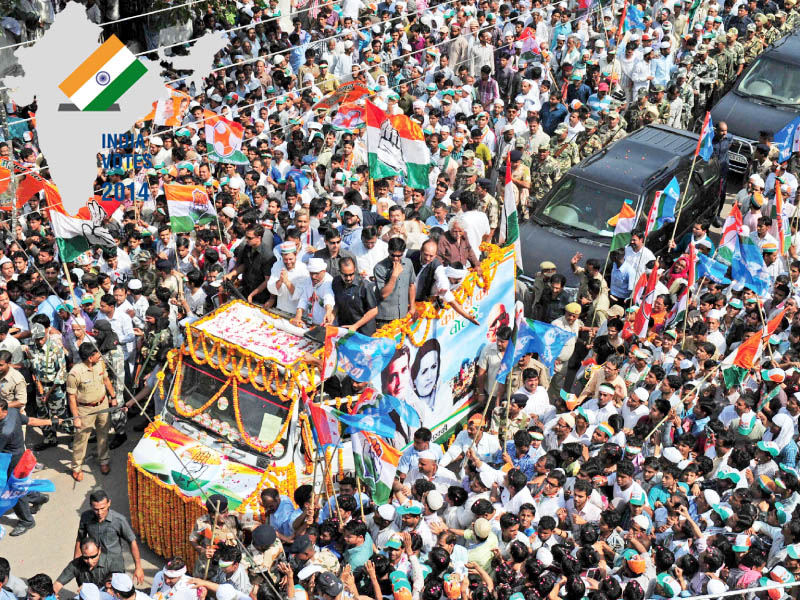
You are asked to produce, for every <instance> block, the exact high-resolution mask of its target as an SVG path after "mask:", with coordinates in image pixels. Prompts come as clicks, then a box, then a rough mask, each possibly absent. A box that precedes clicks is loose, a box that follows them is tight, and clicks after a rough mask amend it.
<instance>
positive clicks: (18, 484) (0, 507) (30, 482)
mask: <svg viewBox="0 0 800 600" xmlns="http://www.w3.org/2000/svg"><path fill="white" fill-rule="evenodd" d="M10 464H11V454H9V453H8V452H0V515H4V514H6V513H7V512H8V511H9V510H11V509H12V508H14V506H15V505H16V504H17V500H19V499H20V498H21V497H22V496H24V495H25V494H28V493H30V492H55V491H56V486H55V484H54V483H53V482H52V481H50V480H49V479H31V478H30V477H25V478H23V479H17V478H16V477H14V476H13V475H8V466H9V465H10Z"/></svg>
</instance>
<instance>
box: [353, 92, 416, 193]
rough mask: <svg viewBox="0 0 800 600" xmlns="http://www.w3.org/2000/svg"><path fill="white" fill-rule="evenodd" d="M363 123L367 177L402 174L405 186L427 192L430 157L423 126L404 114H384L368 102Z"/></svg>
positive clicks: (377, 177)
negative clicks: (367, 159) (364, 123)
mask: <svg viewBox="0 0 800 600" xmlns="http://www.w3.org/2000/svg"><path fill="white" fill-rule="evenodd" d="M366 122H367V156H368V158H369V173H370V176H372V177H373V178H375V179H382V178H384V177H394V176H397V175H402V176H403V177H404V178H405V183H406V185H408V186H410V187H412V188H414V189H427V188H428V187H429V185H428V174H429V173H430V168H431V154H430V151H429V149H428V146H427V144H425V136H424V135H423V133H422V127H420V126H419V124H418V123H417V122H416V121H412V120H411V119H409V118H408V117H407V116H406V115H387V114H386V113H385V112H383V111H382V110H381V109H380V108H378V107H377V106H375V105H374V104H373V103H372V102H370V101H369V100H367V109H366Z"/></svg>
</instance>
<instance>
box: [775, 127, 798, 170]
mask: <svg viewBox="0 0 800 600" xmlns="http://www.w3.org/2000/svg"><path fill="white" fill-rule="evenodd" d="M798 127H800V117H796V118H795V119H793V120H792V121H790V122H789V123H788V124H787V125H786V127H784V128H783V129H781V130H780V131H779V132H778V133H776V134H775V137H774V138H773V142H774V143H775V145H776V146H777V147H778V161H779V162H783V161H785V160H789V158H790V157H791V156H792V148H793V147H794V138H795V136H796V135H798V131H797V128H798Z"/></svg>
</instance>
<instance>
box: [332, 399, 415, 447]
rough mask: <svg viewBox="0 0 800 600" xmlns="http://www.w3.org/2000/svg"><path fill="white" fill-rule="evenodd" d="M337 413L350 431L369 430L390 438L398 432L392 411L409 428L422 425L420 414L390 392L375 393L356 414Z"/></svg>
mask: <svg viewBox="0 0 800 600" xmlns="http://www.w3.org/2000/svg"><path fill="white" fill-rule="evenodd" d="M336 413H338V414H337V417H338V418H339V420H340V421H341V422H342V423H344V424H345V425H347V426H348V427H349V429H348V433H353V432H356V431H369V432H370V433H374V434H376V435H379V436H381V437H385V438H390V439H391V438H393V437H394V436H395V434H396V433H397V424H396V423H395V422H394V420H393V419H392V413H396V414H397V416H398V417H399V419H400V421H402V422H403V423H405V424H406V425H407V426H408V427H409V428H412V429H416V428H417V427H419V426H420V425H421V423H420V419H419V414H418V413H417V411H416V410H414V408H413V407H412V406H411V405H410V404H408V403H406V402H401V401H400V400H398V399H397V398H395V397H394V396H390V395H389V394H375V396H373V398H372V399H371V400H369V401H368V402H367V403H365V404H363V405H362V406H361V408H360V409H359V410H358V412H357V413H356V414H354V415H351V414H349V413H343V412H340V411H336Z"/></svg>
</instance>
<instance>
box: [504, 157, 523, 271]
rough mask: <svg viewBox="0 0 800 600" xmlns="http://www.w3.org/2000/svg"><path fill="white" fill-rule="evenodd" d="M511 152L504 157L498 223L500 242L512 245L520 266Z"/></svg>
mask: <svg viewBox="0 0 800 600" xmlns="http://www.w3.org/2000/svg"><path fill="white" fill-rule="evenodd" d="M510 155H511V152H509V157H507V158H506V185H505V188H504V190H503V214H502V222H501V223H500V234H499V235H500V244H501V245H503V246H511V245H512V244H513V245H514V253H515V255H516V261H517V266H518V267H519V268H522V248H521V247H520V244H519V215H518V214H517V197H516V194H515V191H516V186H515V185H514V182H513V181H511V158H510Z"/></svg>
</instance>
